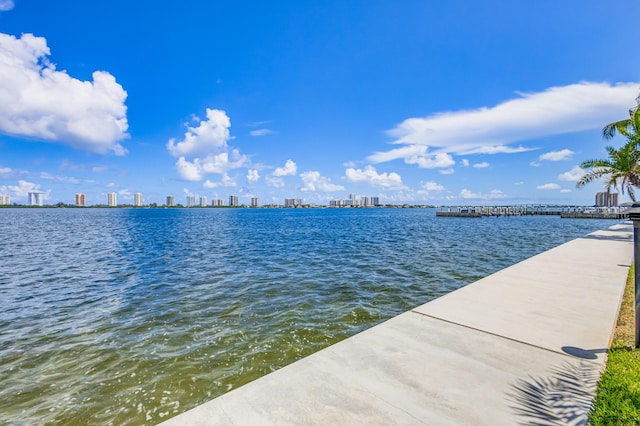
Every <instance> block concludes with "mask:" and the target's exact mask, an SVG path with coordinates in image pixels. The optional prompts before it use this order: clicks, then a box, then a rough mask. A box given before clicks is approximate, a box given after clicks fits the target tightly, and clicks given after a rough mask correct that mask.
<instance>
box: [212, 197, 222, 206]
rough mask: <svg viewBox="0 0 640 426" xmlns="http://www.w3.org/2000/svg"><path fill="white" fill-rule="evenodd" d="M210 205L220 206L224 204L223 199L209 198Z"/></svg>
mask: <svg viewBox="0 0 640 426" xmlns="http://www.w3.org/2000/svg"><path fill="white" fill-rule="evenodd" d="M211 206H213V207H222V206H224V201H223V200H220V199H215V200H211Z"/></svg>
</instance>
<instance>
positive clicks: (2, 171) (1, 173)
mask: <svg viewBox="0 0 640 426" xmlns="http://www.w3.org/2000/svg"><path fill="white" fill-rule="evenodd" d="M12 172H13V170H11V169H10V168H9V167H0V177H7V176H10V175H11V173H12Z"/></svg>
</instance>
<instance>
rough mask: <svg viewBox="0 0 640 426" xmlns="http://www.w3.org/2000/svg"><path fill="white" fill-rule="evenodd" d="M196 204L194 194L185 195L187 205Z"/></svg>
mask: <svg viewBox="0 0 640 426" xmlns="http://www.w3.org/2000/svg"><path fill="white" fill-rule="evenodd" d="M195 205H196V196H195V195H187V207H193V206H195Z"/></svg>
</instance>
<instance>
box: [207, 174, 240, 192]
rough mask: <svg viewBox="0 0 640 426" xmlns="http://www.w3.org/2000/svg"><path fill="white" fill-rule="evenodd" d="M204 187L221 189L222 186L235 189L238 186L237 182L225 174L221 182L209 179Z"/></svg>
mask: <svg viewBox="0 0 640 426" xmlns="http://www.w3.org/2000/svg"><path fill="white" fill-rule="evenodd" d="M202 186H204V187H205V188H219V187H221V186H224V187H234V186H237V184H236V180H235V179H232V178H230V177H229V175H227V174H226V173H224V174H223V175H222V177H221V178H220V181H219V182H212V181H210V180H209V179H207V180H206V181H205V182H204V183H203V184H202Z"/></svg>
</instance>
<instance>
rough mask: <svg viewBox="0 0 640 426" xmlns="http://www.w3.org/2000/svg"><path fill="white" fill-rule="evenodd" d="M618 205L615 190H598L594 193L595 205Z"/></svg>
mask: <svg viewBox="0 0 640 426" xmlns="http://www.w3.org/2000/svg"><path fill="white" fill-rule="evenodd" d="M617 205H618V193H617V192H598V193H597V194H596V206H597V207H616V206H617Z"/></svg>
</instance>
